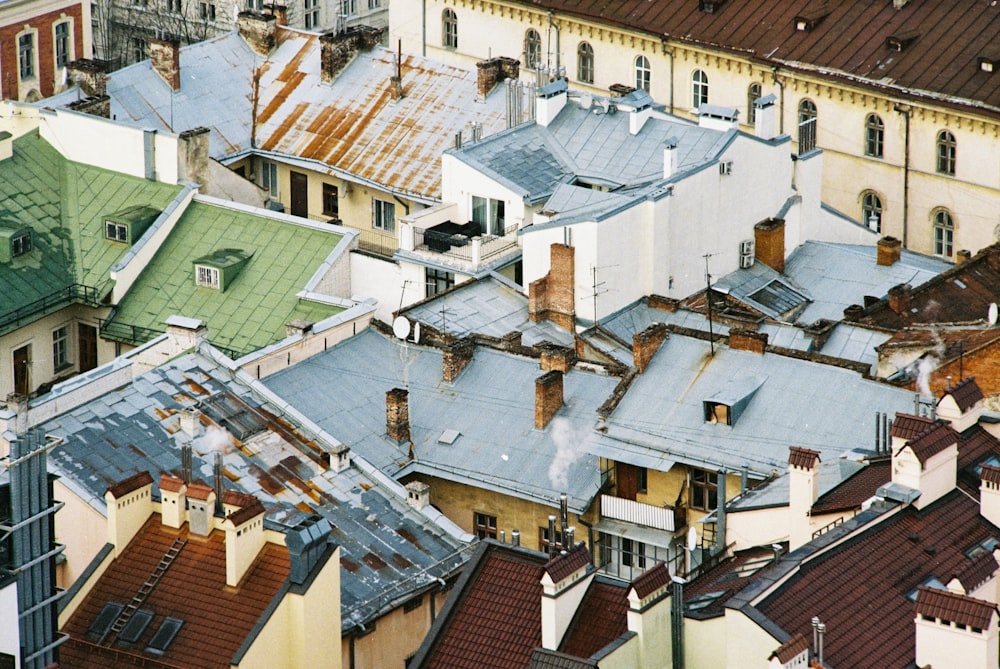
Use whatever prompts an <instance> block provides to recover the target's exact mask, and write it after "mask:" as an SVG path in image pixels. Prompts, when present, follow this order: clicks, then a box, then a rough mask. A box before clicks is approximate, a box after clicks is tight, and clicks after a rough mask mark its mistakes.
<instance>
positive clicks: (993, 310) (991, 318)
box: [986, 302, 997, 326]
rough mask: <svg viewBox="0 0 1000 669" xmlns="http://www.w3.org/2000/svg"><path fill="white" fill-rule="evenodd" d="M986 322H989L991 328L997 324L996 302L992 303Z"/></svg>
mask: <svg viewBox="0 0 1000 669" xmlns="http://www.w3.org/2000/svg"><path fill="white" fill-rule="evenodd" d="M986 320H987V321H989V324H990V325H991V326H992V325H996V324H997V303H996V302H990V309H989V311H987V312H986Z"/></svg>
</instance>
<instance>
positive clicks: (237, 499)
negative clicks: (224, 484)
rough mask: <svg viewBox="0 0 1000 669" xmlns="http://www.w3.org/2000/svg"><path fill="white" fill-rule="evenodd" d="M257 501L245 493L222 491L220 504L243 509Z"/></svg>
mask: <svg viewBox="0 0 1000 669" xmlns="http://www.w3.org/2000/svg"><path fill="white" fill-rule="evenodd" d="M256 501H257V498H256V497H254V496H253V495H251V494H250V493H247V492H240V491H239V490H231V489H228V488H227V489H224V490H223V491H222V503H223V504H228V505H229V506H239V507H244V506H247V505H248V504H253V503H254V502H256Z"/></svg>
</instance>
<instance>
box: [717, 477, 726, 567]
mask: <svg viewBox="0 0 1000 669" xmlns="http://www.w3.org/2000/svg"><path fill="white" fill-rule="evenodd" d="M718 497H719V501H718V504H717V505H716V511H715V516H716V521H715V522H716V524H715V554H716V555H718V554H720V553H722V552H723V551H724V550H726V470H725V468H722V469H720V470H719V486H718Z"/></svg>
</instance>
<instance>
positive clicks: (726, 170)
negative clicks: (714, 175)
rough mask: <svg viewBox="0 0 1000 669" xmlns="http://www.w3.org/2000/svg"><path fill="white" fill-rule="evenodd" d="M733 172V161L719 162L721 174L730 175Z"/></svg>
mask: <svg viewBox="0 0 1000 669" xmlns="http://www.w3.org/2000/svg"><path fill="white" fill-rule="evenodd" d="M732 173H733V161H731V160H724V161H722V162H721V163H719V174H722V175H725V176H729V175H731V174H732Z"/></svg>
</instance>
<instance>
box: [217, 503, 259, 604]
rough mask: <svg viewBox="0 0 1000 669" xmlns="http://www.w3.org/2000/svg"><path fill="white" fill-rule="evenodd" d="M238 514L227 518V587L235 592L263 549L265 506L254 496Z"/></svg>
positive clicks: (224, 526) (225, 526)
mask: <svg viewBox="0 0 1000 669" xmlns="http://www.w3.org/2000/svg"><path fill="white" fill-rule="evenodd" d="M248 497H249V500H248V501H249V503H248V504H247V505H246V506H244V507H242V508H241V509H240V510H239V511H234V512H233V513H231V514H229V515H228V516H226V519H225V520H224V521H222V529H223V531H225V533H226V585H228V586H229V587H231V588H235V587H236V586H238V585H239V584H240V581H241V580H242V579H243V576H244V575H245V574H246V573H247V569H249V568H250V565H252V564H253V563H254V561H255V560H256V559H257V555H258V554H259V553H260V549H261V548H263V547H264V542H265V539H264V512H265V509H264V505H263V504H261V503H260V500H259V499H257V498H256V497H253V496H248Z"/></svg>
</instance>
